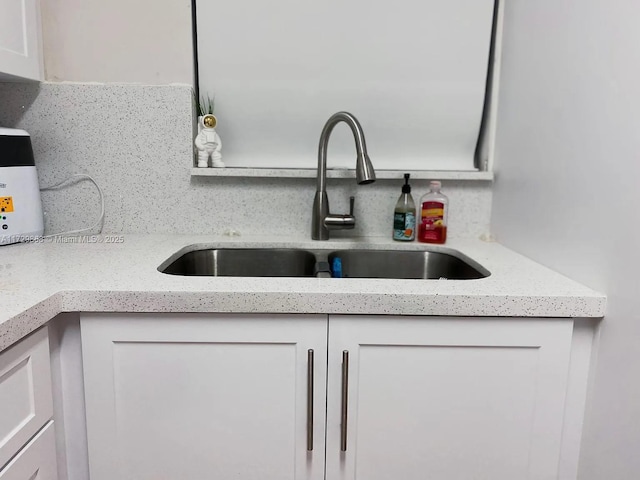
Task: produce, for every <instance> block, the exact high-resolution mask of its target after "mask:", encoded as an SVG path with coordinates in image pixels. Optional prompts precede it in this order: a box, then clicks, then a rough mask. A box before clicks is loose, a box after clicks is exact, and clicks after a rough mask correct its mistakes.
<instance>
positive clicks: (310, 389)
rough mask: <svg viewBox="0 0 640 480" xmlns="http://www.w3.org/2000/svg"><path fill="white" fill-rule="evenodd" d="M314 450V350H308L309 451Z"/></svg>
mask: <svg viewBox="0 0 640 480" xmlns="http://www.w3.org/2000/svg"><path fill="white" fill-rule="evenodd" d="M312 450H313V349H309V350H307V451H308V452H310V451H312Z"/></svg>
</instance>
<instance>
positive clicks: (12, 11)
mask: <svg viewBox="0 0 640 480" xmlns="http://www.w3.org/2000/svg"><path fill="white" fill-rule="evenodd" d="M40 38H41V33H40V12H39V1H38V0H2V2H0V81H1V80H8V79H14V78H15V77H20V78H26V79H31V80H41V79H42V56H41V40H40Z"/></svg>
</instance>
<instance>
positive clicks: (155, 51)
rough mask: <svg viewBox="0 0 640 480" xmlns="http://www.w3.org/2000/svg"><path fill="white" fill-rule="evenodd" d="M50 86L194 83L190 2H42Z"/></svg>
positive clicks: (46, 62) (173, 0) (160, 0)
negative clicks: (62, 82) (59, 83)
mask: <svg viewBox="0 0 640 480" xmlns="http://www.w3.org/2000/svg"><path fill="white" fill-rule="evenodd" d="M41 12H42V29H43V43H44V64H45V76H46V79H47V80H50V81H56V82H57V81H74V82H122V83H145V84H151V85H160V84H169V83H186V84H192V83H193V49H192V43H191V42H192V41H191V1H190V0H133V1H131V0H107V1H105V0H41Z"/></svg>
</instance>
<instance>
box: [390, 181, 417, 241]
mask: <svg viewBox="0 0 640 480" xmlns="http://www.w3.org/2000/svg"><path fill="white" fill-rule="evenodd" d="M414 238H416V204H415V203H414V201H413V197H412V196H411V185H409V174H408V173H405V174H404V185H403V186H402V195H400V198H399V199H398V203H396V208H395V210H394V212H393V239H394V240H398V241H400V242H410V241H412V240H413V239H414Z"/></svg>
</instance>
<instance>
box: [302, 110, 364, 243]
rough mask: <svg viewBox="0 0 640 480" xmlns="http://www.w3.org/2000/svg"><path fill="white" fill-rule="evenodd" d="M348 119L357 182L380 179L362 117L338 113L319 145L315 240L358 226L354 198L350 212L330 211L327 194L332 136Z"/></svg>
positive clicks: (314, 217) (312, 225) (313, 215)
mask: <svg viewBox="0 0 640 480" xmlns="http://www.w3.org/2000/svg"><path fill="white" fill-rule="evenodd" d="M340 122H345V123H346V124H347V125H349V127H350V128H351V132H352V133H353V138H354V140H355V142H356V181H357V182H358V184H359V185H366V184H367V183H373V182H375V181H376V172H375V170H374V169H373V165H372V164H371V160H369V155H368V154H367V144H366V143H365V141H364V132H363V131H362V127H361V126H360V122H358V119H357V118H356V117H354V116H353V115H351V114H350V113H347V112H338V113H335V114H333V115H331V117H330V118H329V120H327V123H325V125H324V128H323V129H322V133H321V134H320V145H319V147H318V174H317V181H318V184H317V188H316V196H315V198H314V200H313V213H312V224H311V238H312V239H313V240H329V231H330V230H338V229H350V228H353V227H355V225H356V217H354V215H353V207H354V200H355V199H354V197H351V202H350V206H351V208H350V212H349V213H348V214H347V215H336V214H332V213H330V212H329V197H328V196H327V147H328V145H329V137H330V136H331V132H332V131H333V127H335V126H336V125H337V124H338V123H340Z"/></svg>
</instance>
